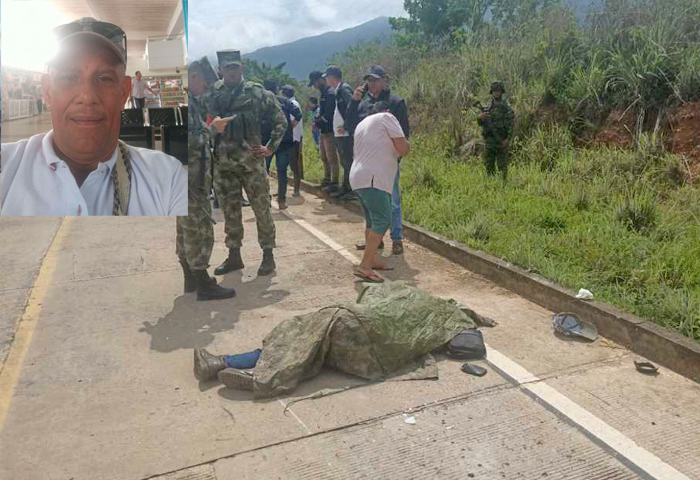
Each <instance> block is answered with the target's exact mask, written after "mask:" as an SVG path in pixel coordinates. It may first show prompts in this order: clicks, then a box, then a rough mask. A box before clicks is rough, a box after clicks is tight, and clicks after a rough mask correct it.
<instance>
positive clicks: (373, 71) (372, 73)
mask: <svg viewBox="0 0 700 480" xmlns="http://www.w3.org/2000/svg"><path fill="white" fill-rule="evenodd" d="M384 77H386V71H385V70H384V67H382V66H381V65H373V66H372V67H370V69H369V70H367V73H366V74H365V80H369V79H370V78H384Z"/></svg>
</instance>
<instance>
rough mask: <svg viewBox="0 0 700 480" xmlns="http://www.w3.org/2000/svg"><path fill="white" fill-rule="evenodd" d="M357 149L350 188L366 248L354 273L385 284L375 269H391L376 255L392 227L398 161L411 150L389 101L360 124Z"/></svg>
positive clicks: (356, 133) (356, 140)
mask: <svg viewBox="0 0 700 480" xmlns="http://www.w3.org/2000/svg"><path fill="white" fill-rule="evenodd" d="M354 150H355V158H354V160H353V164H352V169H351V171H350V185H351V187H352V189H353V191H355V193H356V194H357V196H358V197H359V198H360V202H361V203H362V209H363V211H364V214H365V223H366V228H365V242H366V248H365V250H364V254H363V256H362V261H361V262H360V264H359V265H358V266H357V267H355V271H354V273H355V275H356V276H358V277H360V278H361V279H363V280H365V281H369V282H382V281H383V280H382V279H381V277H379V276H378V275H377V274H375V273H374V272H373V269H374V270H389V269H390V268H389V267H387V266H386V265H384V264H382V263H381V262H380V261H379V260H378V259H377V258H376V253H377V250H378V247H379V243H380V242H381V241H382V237H383V236H384V234H385V233H386V231H387V230H389V227H390V226H391V192H392V191H393V189H394V179H395V177H396V171H397V168H398V162H397V160H398V158H399V157H404V156H406V155H407V154H408V152H409V150H410V145H409V143H408V140H406V137H405V135H404V133H403V130H402V128H401V125H400V124H399V121H398V120H397V119H396V117H394V115H392V114H391V113H389V103H388V102H384V101H381V102H377V103H375V104H374V106H373V108H372V113H371V114H370V115H369V116H368V117H367V118H365V119H364V120H362V121H361V122H360V123H359V124H358V125H357V128H356V129H355V142H354Z"/></svg>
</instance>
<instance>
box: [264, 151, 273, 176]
mask: <svg viewBox="0 0 700 480" xmlns="http://www.w3.org/2000/svg"><path fill="white" fill-rule="evenodd" d="M271 163H272V155H270V156H269V157H265V170H266V171H267V174H268V175H269V174H270V164H271Z"/></svg>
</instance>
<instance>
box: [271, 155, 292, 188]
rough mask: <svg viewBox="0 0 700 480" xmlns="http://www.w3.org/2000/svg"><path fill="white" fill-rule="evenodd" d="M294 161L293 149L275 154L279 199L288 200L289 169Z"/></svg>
mask: <svg viewBox="0 0 700 480" xmlns="http://www.w3.org/2000/svg"><path fill="white" fill-rule="evenodd" d="M291 160H292V149H291V148H285V149H284V150H281V151H280V150H278V151H277V153H276V154H275V165H276V166H277V199H278V200H286V199H287V167H289V162H290V161H291Z"/></svg>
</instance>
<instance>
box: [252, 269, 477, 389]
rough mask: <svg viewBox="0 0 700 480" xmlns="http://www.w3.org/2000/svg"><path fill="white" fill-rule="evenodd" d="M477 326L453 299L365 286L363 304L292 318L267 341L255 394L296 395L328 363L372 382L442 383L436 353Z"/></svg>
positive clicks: (395, 287) (401, 287)
mask: <svg viewBox="0 0 700 480" xmlns="http://www.w3.org/2000/svg"><path fill="white" fill-rule="evenodd" d="M474 327H475V324H474V321H473V320H472V319H471V318H469V317H468V316H467V314H466V313H464V312H463V311H462V310H461V309H460V306H459V305H458V304H457V303H456V302H454V301H452V300H443V299H439V298H435V297H433V296H431V295H429V294H428V293H426V292H425V291H423V290H421V289H418V288H415V287H410V286H406V285H401V284H397V283H390V282H387V283H384V284H373V285H369V284H367V285H363V286H362V289H361V291H360V295H359V298H358V300H357V302H356V303H350V304H347V305H339V306H333V307H327V308H323V309H321V310H319V311H317V312H314V313H310V314H307V315H300V316H296V317H294V318H291V319H288V320H285V321H283V322H282V323H280V324H279V325H277V327H275V328H274V329H273V330H272V331H271V332H270V333H269V334H268V335H267V337H265V339H264V340H263V349H262V354H261V356H260V359H259V361H258V363H257V365H256V367H255V370H254V378H255V387H254V390H255V395H256V396H257V397H270V396H275V395H280V394H283V393H286V392H289V391H291V390H293V389H294V388H296V386H297V385H298V384H299V383H300V382H301V381H303V380H306V379H309V378H311V377H313V376H315V375H317V374H318V373H319V372H320V370H321V368H322V367H323V366H324V365H326V366H329V367H332V368H335V369H338V370H340V371H342V372H345V373H348V374H352V375H356V376H358V377H361V378H364V379H367V380H370V381H381V380H387V379H390V378H396V376H397V375H401V376H403V377H405V378H403V379H422V378H436V377H437V366H436V365H435V363H434V361H432V357H430V352H432V351H433V350H435V349H438V348H440V347H442V346H444V345H445V344H446V343H448V342H449V341H450V340H451V339H452V338H454V337H455V336H456V335H457V334H459V333H460V332H461V331H462V330H464V329H465V328H474Z"/></svg>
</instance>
